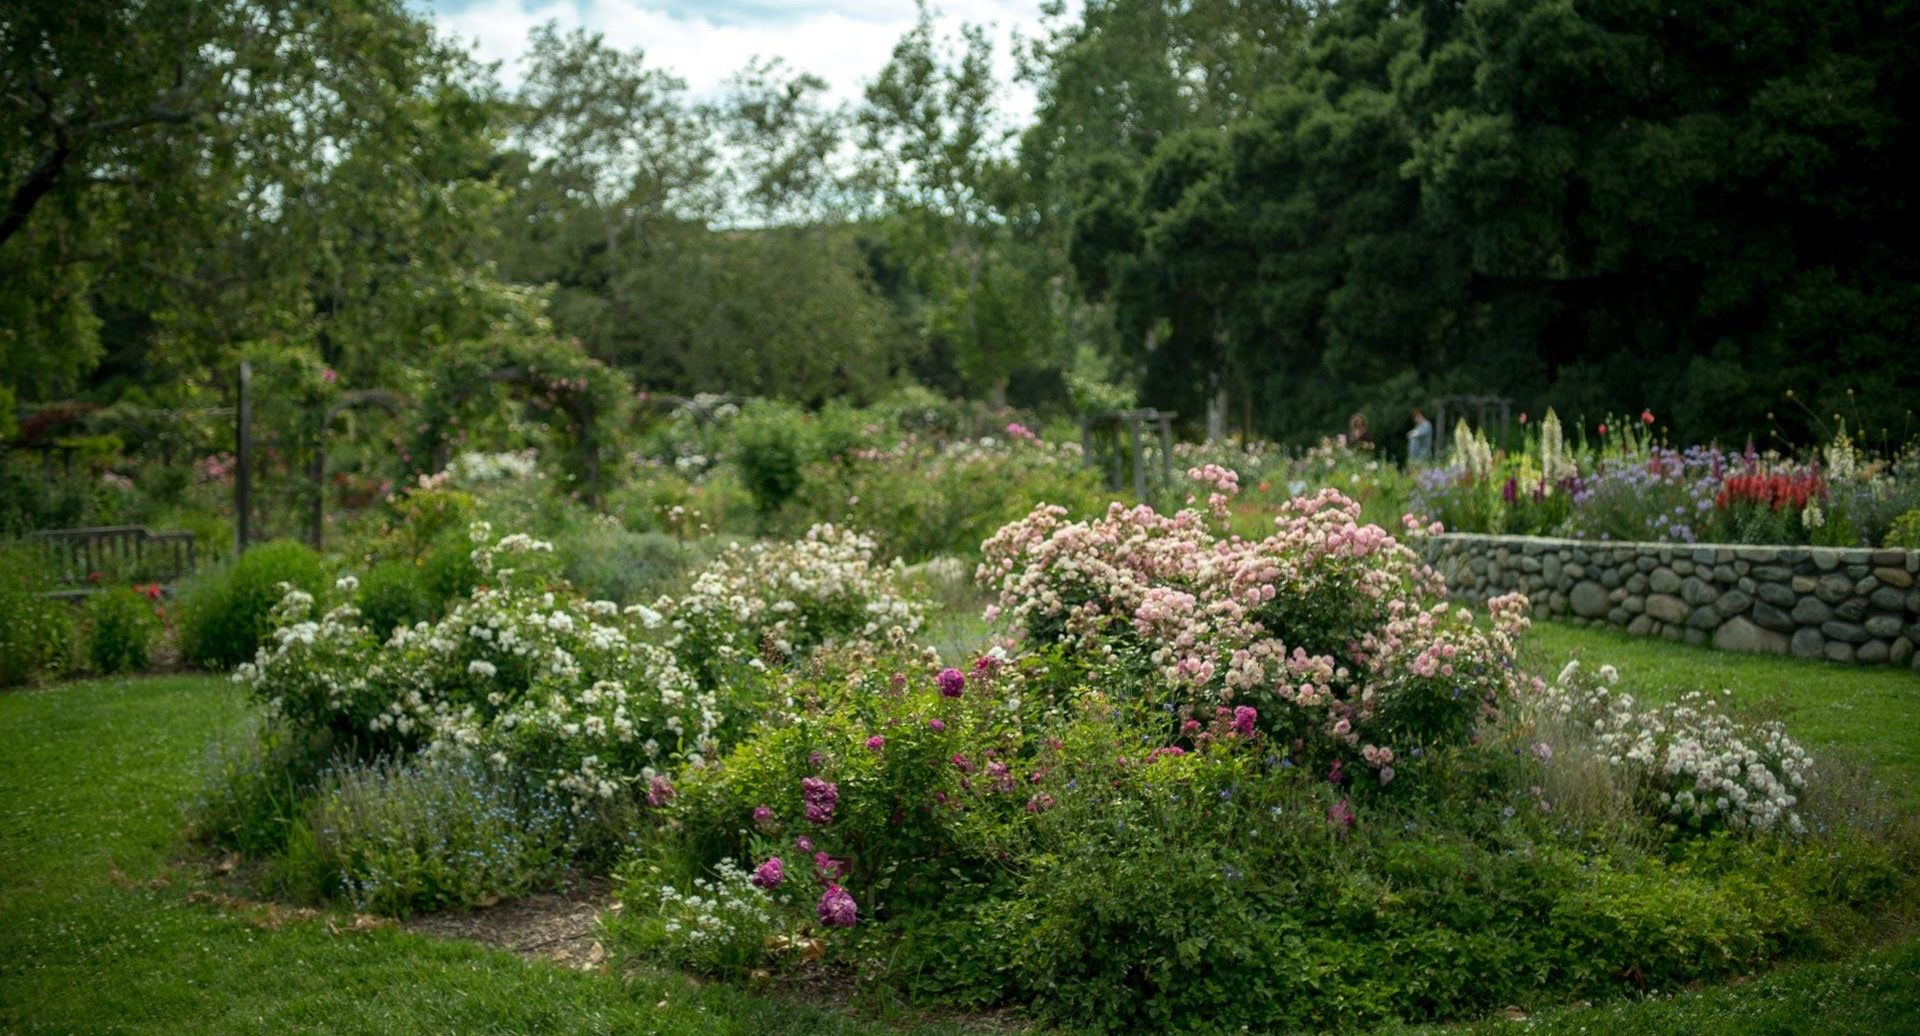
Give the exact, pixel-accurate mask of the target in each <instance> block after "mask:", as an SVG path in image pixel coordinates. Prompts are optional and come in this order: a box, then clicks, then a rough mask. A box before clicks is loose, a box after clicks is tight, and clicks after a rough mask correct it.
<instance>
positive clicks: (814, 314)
mask: <svg viewBox="0 0 1920 1036" xmlns="http://www.w3.org/2000/svg"><path fill="white" fill-rule="evenodd" d="M1913 6H1914V5H1913V4H1912V3H1911V2H1910V0H1897V2H1894V3H1872V4H1869V3H1861V2H1840V3H1833V4H1822V5H1815V6H1812V7H1809V6H1807V5H1795V4H1787V3H1782V2H1775V0H1758V2H1754V3H1744V4H1732V3H1707V4H1695V5H1691V6H1681V7H1672V6H1661V5H1657V4H1646V3H1637V2H1631V0H1577V2H1576V0H1432V2H1427V0H1399V2H1388V0H1333V2H1327V3H1306V2H1298V3H1273V2H1265V0H1263V2H1251V0H1086V2H1085V3H1083V4H1079V5H1076V6H1075V7H1074V8H1073V9H1071V10H1070V9H1069V8H1068V7H1067V5H1066V4H1064V3H1062V2H1060V0H1048V2H1047V3H1045V4H1044V5H1043V8H1044V11H1045V18H1044V30H1043V31H1042V33H1041V34H1040V35H1039V36H1038V37H1037V38H1032V39H1025V40H1018V41H1016V43H1015V44H1014V48H1013V58H1014V64H1015V67H1016V77H1017V79H1018V80H1019V81H1020V83H1021V84H1022V85H1024V86H1025V87H1026V88H1027V89H1030V90H1031V91H1032V93H1033V96H1034V97H1035V99H1036V102H1037V103H1036V108H1035V110H1034V113H1033V115H1032V117H1031V119H1029V120H1027V121H1026V122H1025V123H1024V124H1016V123H1015V122H1013V121H1012V120H1010V119H1009V118H1008V117H1007V116H1006V114H1005V113H1006V107H1005V104H1006V101H1005V99H1006V97H1007V96H1008V93H1007V91H1008V88H1009V86H1010V85H1011V84H1009V83H1008V82H1006V81H1004V80H1002V79H1001V78H999V77H997V76H996V74H995V67H996V65H995V60H994V51H995V43H994V41H993V38H992V37H991V36H990V35H989V34H988V32H987V31H986V30H985V29H983V28H981V27H978V26H963V27H962V28H961V29H960V30H959V31H958V32H957V33H955V34H951V35H949V34H943V33H942V32H941V31H939V30H938V28H937V26H936V22H935V20H934V19H933V17H932V16H931V14H930V13H928V12H926V11H925V10H923V12H922V16H921V18H920V20H919V22H918V24H917V25H916V26H915V27H914V28H913V29H912V30H911V31H910V32H908V33H907V34H906V36H904V37H903V38H902V39H901V40H900V41H899V42H898V44H897V45H896V46H895V48H894V50H893V52H892V54H891V55H890V57H889V60H888V61H887V62H886V63H885V65H884V67H883V68H882V70H881V71H880V72H879V74H878V75H877V76H876V77H875V78H874V79H873V80H872V81H871V83H870V84H869V85H868V86H867V88H866V90H865V93H864V95H863V96H862V97H860V98H859V99H858V100H857V101H855V102H854V103H851V104H838V103H834V102H832V101H831V100H829V97H828V93H827V90H826V87H825V84H824V82H823V81H822V80H820V79H819V78H818V77H815V76H812V75H809V74H807V73H805V72H802V71H798V70H795V69H792V68H789V67H787V66H785V65H783V64H781V63H779V62H773V61H767V60H762V59H754V60H752V61H749V62H747V63H746V64H745V65H744V66H743V67H742V69H741V70H740V72H739V73H738V74H737V75H736V76H735V77H734V78H733V79H732V80H731V81H730V82H728V83H727V84H726V85H725V86H724V87H722V88H721V89H719V90H718V91H716V92H713V93H709V94H704V95H700V96H695V95H694V94H692V93H691V92H689V90H688V89H687V87H686V86H685V84H684V83H682V82H681V81H679V80H678V79H676V78H675V77H673V76H672V75H670V74H668V73H667V72H666V71H665V66H664V65H663V64H662V63H661V62H659V61H657V60H655V56H653V55H649V54H645V53H643V52H640V51H637V50H622V49H620V48H618V47H615V46H613V45H611V44H609V43H608V42H607V41H606V40H605V39H603V38H601V37H599V36H596V35H594V34H592V33H589V32H584V31H577V30H576V31H570V32H569V31H562V30H561V29H559V28H558V27H557V26H551V25H549V26H544V27H541V28H539V29H537V30H536V31H535V32H534V33H533V35H532V36H531V38H530V39H529V44H528V48H527V51H526V54H525V61H524V65H523V68H522V72H523V74H522V76H521V77H520V79H519V84H520V85H519V86H517V87H516V88H514V89H511V90H509V89H506V88H503V87H502V86H501V85H500V81H499V77H498V76H497V75H496V74H495V72H494V70H492V69H489V68H487V67H485V66H482V65H479V64H477V63H476V62H475V61H473V59H472V58H471V57H470V56H468V54H467V53H466V52H465V51H464V50H463V49H461V47H460V46H458V45H456V44H455V43H453V42H450V41H446V40H442V39H440V38H438V37H436V35H435V33H434V31H433V30H432V28H431V27H430V25H428V24H427V23H426V22H425V21H424V20H423V19H422V18H421V17H420V16H419V15H418V14H417V13H415V12H414V11H412V10H411V9H409V8H408V7H406V6H405V5H404V4H403V3H401V2H400V0H218V2H213V3H197V2H196V3H187V2H184V0H154V2H149V3H141V4H66V5H61V4H26V5H14V6H13V7H11V8H9V9H8V11H7V12H6V13H4V14H0V38H3V39H4V42H5V53H4V56H0V396H3V395H7V394H11V395H15V396H17V397H19V398H20V399H22V400H52V399H59V398H67V397H70V396H72V395H74V394H76V393H78V394H81V395H94V396H100V397H105V396H109V395H112V394H114V393H118V392H121V391H124V390H127V389H128V388H129V387H136V388H139V389H141V390H142V391H151V392H156V393H161V394H167V393H172V394H175V395H179V394H191V393H193V392H197V391H220V390H221V389H222V387H223V386H224V385H225V383H226V380H227V379H228V378H229V377H230V373H229V372H230V367H231V361H232V360H233V359H234V358H236V357H238V356H240V355H242V354H243V353H244V352H245V351H246V350H247V349H249V348H253V347H255V346H256V345H261V344H266V345H270V346H271V347H274V348H294V349H302V350H308V351H310V352H311V354H312V355H313V356H314V357H315V358H316V360H317V361H318V362H320V363H322V364H324V365H325V366H327V367H328V368H330V369H334V370H337V371H338V373H339V374H340V376H341V377H343V378H346V379H348V380H351V381H353V382H354V383H356V384H363V385H370V384H376V383H390V384H406V383H407V382H408V381H409V379H417V378H418V377H420V376H421V372H423V371H426V370H428V369H430V368H431V367H432V366H433V365H434V364H436V363H442V362H444V359H445V357H446V355H447V354H448V353H450V352H458V351H460V350H463V349H484V348H485V347H486V346H485V343H486V342H487V341H488V340H489V336H490V335H491V334H492V333H493V330H494V329H495V328H496V327H497V326H498V324H499V322H500V321H501V320H502V319H503V318H504V317H505V316H506V315H507V312H506V311H507V310H508V309H516V308H517V307H520V306H523V305H526V304H528V302H529V300H531V303H532V304H533V305H534V306H535V308H544V313H545V316H544V318H543V319H544V320H545V321H547V322H550V326H551V328H552V335H553V338H554V340H555V343H556V347H558V348H571V346H570V345H569V344H568V343H571V342H578V343H579V346H580V348H581V349H583V350H584V351H585V353H586V354H588V355H590V356H592V357H594V358H596V359H598V360H600V361H602V362H604V363H606V364H608V365H610V366H611V367H613V368H615V369H617V370H619V371H621V372H622V373H623V374H624V375H625V376H626V377H627V378H628V379H629V380H630V381H631V382H632V383H633V385H634V386H635V387H636V388H637V389H640V390H661V391H671V392H697V391H724V392H739V393H746V394H753V395H768V396H778V397H784V398H788V399H792V400H796V401H800V402H806V403H819V402H823V401H826V400H828V399H832V398H836V397H841V396H847V397H852V398H856V399H869V398H873V397H876V396H878V395H881V394H884V393H885V392H887V391H890V390H891V389H892V388H893V387H895V386H897V385H900V384H902V383H904V382H907V381H919V382H921V383H924V384H927V385H929V386H932V387H934V388H935V389H937V390H939V391H943V392H948V393H954V394H961V393H965V394H972V395H976V396H984V397H993V398H1003V397H1004V398H1011V399H1013V400H1014V401H1017V402H1025V403H1029V404H1043V405H1045V404H1057V405H1062V406H1065V405H1069V404H1070V402H1071V401H1073V400H1075V399H1079V398H1082V397H1085V398H1096V397H1097V398H1108V396H1107V395H1106V394H1102V393H1099V392H1095V393H1092V394H1091V395H1088V393H1087V392H1085V391H1080V392H1076V391H1074V390H1072V389H1071V388H1070V386H1074V385H1079V386H1081V387H1082V388H1083V389H1084V388H1085V387H1086V386H1089V385H1091V384H1092V383H1093V381H1095V380H1099V379H1118V380H1119V381H1121V382H1124V383H1125V384H1124V385H1122V386H1119V387H1118V389H1116V391H1120V392H1121V393H1122V394H1124V393H1125V391H1126V390H1127V389H1128V388H1131V389H1132V390H1134V392H1135V394H1136V395H1137V398H1139V399H1140V401H1142V402H1144V403H1150V404H1154V405H1159V406H1163V407H1168V408H1172V409H1176V410H1178V411H1179V412H1180V413H1182V414H1183V415H1185V417H1186V418H1187V419H1189V420H1192V421H1194V422H1196V423H1198V422H1199V421H1200V420H1201V418H1202V416H1203V415H1207V414H1211V415H1212V416H1214V417H1215V418H1216V419H1217V418H1219V417H1220V416H1221V415H1222V406H1221V404H1223V403H1224V404H1226V407H1225V412H1226V413H1228V414H1230V416H1232V417H1233V418H1234V420H1235V423H1241V422H1244V423H1245V424H1246V425H1247V426H1248V427H1249V428H1250V430H1253V431H1256V432H1259V433H1263V434H1266V435H1270V436H1275V437H1279V438H1282V439H1289V440H1306V439H1311V438H1313V437H1315V436H1317V435H1319V434H1323V433H1325V432H1328V431H1332V430H1336V429H1338V428H1340V427H1342V426H1343V425H1344V423H1345V416H1346V414H1347V413H1348V412H1350V411H1353V410H1362V411H1368V412H1370V413H1371V416H1373V418H1374V420H1375V422H1376V424H1378V425H1381V426H1382V428H1383V431H1385V430H1386V428H1388V427H1390V426H1391V424H1392V423H1393V421H1394V420H1395V419H1396V418H1397V417H1398V416H1399V414H1400V413H1403V412H1404V411H1405V409H1406V408H1407V407H1408V406H1410V405H1413V404H1417V403H1421V402H1424V401H1426V400H1429V399H1432V398H1435V397H1438V396H1442V395H1447V394H1451V393H1475V394H1498V395H1504V396H1508V397H1511V398H1512V399H1513V400H1514V401H1515V403H1516V405H1517V407H1518V408H1520V409H1526V408H1528V407H1535V408H1544V407H1545V406H1548V405H1552V406H1555V407H1557V408H1558V409H1559V410H1560V412H1562V413H1565V414H1569V415H1574V414H1586V415H1588V416H1589V419H1590V420H1597V419H1599V418H1600V417H1601V416H1603V415H1604V414H1605V413H1607V412H1609V411H1638V410H1639V409H1641V408H1643V407H1646V408H1652V409H1654V410H1656V411H1657V412H1659V413H1660V414H1661V415H1662V416H1663V418H1665V419H1668V420H1670V421H1671V422H1672V423H1673V425H1674V426H1675V428H1676V429H1679V430H1682V431H1683V432H1684V434H1686V435H1689V436H1693V437H1701V438H1705V437H1712V436H1718V437H1722V438H1725V439H1738V438H1743V437H1746V436H1749V435H1761V434H1764V433H1765V432H1766V430H1767V429H1768V428H1769V427H1770V426H1771V425H1772V424H1774V423H1778V424H1779V425H1780V426H1782V427H1783V429H1784V430H1786V431H1787V432H1788V433H1789V434H1791V433H1794V432H1799V431H1804V428H1803V427H1802V426H1803V425H1804V423H1806V422H1809V421H1812V420H1815V419H1816V416H1815V415H1817V417H1818V418H1824V417H1826V416H1827V415H1829V414H1831V413H1833V412H1835V411H1837V410H1841V409H1842V404H1843V403H1846V402H1847V395H1846V391H1847V389H1849V388H1851V389H1854V390H1856V391H1855V394H1854V396H1853V397H1852V403H1851V405H1852V406H1853V407H1855V408H1857V409H1856V410H1851V411H1848V415H1849V419H1850V420H1853V421H1855V422H1857V423H1864V424H1865V425H1867V426H1868V431H1869V433H1870V434H1877V433H1878V432H1879V430H1881V429H1887V430H1889V431H1890V432H1891V433H1892V434H1893V435H1894V436H1895V437H1899V436H1900V435H1902V434H1904V433H1905V431H1907V429H1906V418H1907V411H1908V409H1909V406H1910V404H1909V403H1908V400H1909V399H1910V398H1911V397H1912V395H1913V393H1914V391H1915V390H1916V388H1920V373H1917V371H1920V365H1916V364H1914V363H1913V362H1911V360H1910V359H1909V354H1910V353H1911V352H1912V344H1911V340H1912V338H1913V335H1914V332H1915V329H1916V327H1917V326H1920V262H1917V260H1916V247H1917V246H1916V245H1915V243H1914V238H1913V235H1912V234H1911V233H1910V232H1909V228H1910V227H1911V225H1912V224H1913V223H1914V220H1913V218H1912V213H1911V206H1912V205H1913V201H1912V193H1913V192H1912V191H1911V190H1910V189H1908V188H1907V186H1906V181H1907V179H1908V178H1909V177H1908V174H1907V169H1908V168H1909V167H1910V166H1911V165H1912V164H1913V163H1912V162H1911V161H1910V160H1911V159H1912V158H1913V157H1914V155H1913V151H1914V150H1915V148H1916V144H1915V141H1916V139H1920V134H1916V133H1915V132H1914V127H1912V126H1911V125H1910V122H1911V119H1912V118H1913V115H1912V113H1913V112H1915V111H1920V104H1916V102H1917V101H1920V97H1916V96H1915V95H1916V86H1915V82H1916V80H1915V74H1914V72H1913V71H1912V69H1911V62H1910V61H1908V60H1907V55H1909V54H1911V53H1913V52H1914V50H1915V49H1916V48H1915V44H1916V43H1920V27H1916V24H1917V23H1916V22H1915V20H1914V19H1913V18H1912V17H1911V15H1913V14H1914V13H1915V12H1914V10H1913ZM503 289H511V290H503ZM505 299H511V300H513V301H512V302H511V304H509V303H506V302H503V301H502V300H505ZM542 326H547V325H546V324H543V325H542ZM1788 390H1793V392H1794V398H1795V399H1796V400H1799V401H1804V402H1806V403H1807V404H1808V407H1809V410H1808V411H1807V412H1802V411H1800V410H1799V409H1796V408H1790V407H1788V406H1787V405H1786V403H1785V400H1786V394H1787V392H1788ZM1113 398H1118V397H1113ZM5 409H7V410H9V411H10V410H11V409H12V408H11V406H7V407H5ZM5 423H6V422H0V424H5Z"/></svg>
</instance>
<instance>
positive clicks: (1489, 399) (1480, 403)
mask: <svg viewBox="0 0 1920 1036" xmlns="http://www.w3.org/2000/svg"><path fill="white" fill-rule="evenodd" d="M1496 415H1497V416H1498V418H1499V420H1498V421H1495V420H1494V418H1495V416H1496ZM1512 416H1513V400H1511V399H1508V398H1507V397H1506V396H1441V397H1440V398H1439V399H1436V400H1434V401H1433V455H1434V457H1435V458H1436V459H1437V458H1439V457H1441V456H1443V455H1444V453H1445V451H1446V448H1447V440H1448V439H1449V438H1451V437H1452V435H1453V425H1454V423H1455V422H1457V421H1459V420H1460V419H1461V418H1467V419H1468V423H1470V424H1472V425H1473V426H1474V427H1475V428H1480V429H1483V430H1484V429H1491V428H1498V429H1499V436H1500V438H1503V439H1504V438H1505V437H1506V434H1507V426H1508V423H1509V421H1510V420H1511V418H1512Z"/></svg>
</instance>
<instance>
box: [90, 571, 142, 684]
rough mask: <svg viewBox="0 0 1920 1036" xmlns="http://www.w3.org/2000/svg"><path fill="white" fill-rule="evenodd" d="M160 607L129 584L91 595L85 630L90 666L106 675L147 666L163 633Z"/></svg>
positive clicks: (134, 670)
mask: <svg viewBox="0 0 1920 1036" xmlns="http://www.w3.org/2000/svg"><path fill="white" fill-rule="evenodd" d="M156 592H157V591H156ZM156 609H157V605H155V603H154V600H153V599H152V598H150V597H148V596H147V595H146V594H143V593H139V592H137V591H135V590H131V589H128V588H127V587H114V588H113V589H111V590H102V591H100V592H99V593H96V594H94V595H92V596H91V597H89V598H87V605H86V622H85V626H84V629H85V631H86V642H87V662H88V665H89V667H90V668H92V670H93V671H94V672H96V673H99V674H101V675H105V676H111V675H112V674H114V673H122V672H128V671H132V672H138V671H140V670H142V669H145V668H146V667H147V658H148V656H149V655H151V654H152V652H153V643H154V641H155V640H156V639H157V638H158V637H159V635H160V617H159V615H158V614H156Z"/></svg>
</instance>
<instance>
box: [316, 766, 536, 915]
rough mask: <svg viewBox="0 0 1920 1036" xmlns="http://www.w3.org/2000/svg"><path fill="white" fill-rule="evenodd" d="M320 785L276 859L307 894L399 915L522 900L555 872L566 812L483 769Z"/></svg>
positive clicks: (359, 769)
mask: <svg viewBox="0 0 1920 1036" xmlns="http://www.w3.org/2000/svg"><path fill="white" fill-rule="evenodd" d="M324 788H325V790H324V791H323V792H322V793H321V794H320V795H319V797H318V798H316V799H315V800H313V803H312V805H311V807H310V808H309V809H308V811H307V814H306V816H305V817H304V818H303V820H302V821H301V823H300V824H299V825H298V826H297V827H295V829H294V830H293V832H292V834H291V835H290V837H289V851H288V856H287V859H286V860H285V861H284V863H283V864H282V867H283V869H284V871H285V873H286V874H287V875H288V880H289V881H291V882H292V883H294V885H295V886H296V887H301V886H304V887H305V889H306V890H307V891H308V892H309V893H318V894H327V895H336V896H340V897H342V898H344V899H346V900H347V901H349V902H351V903H352V904H353V905H354V906H355V907H356V908H357V909H360V910H368V911H373V912H376V913H381V914H388V915H393V916H406V915H408V914H412V913H417V912H421V911H430V910H445V909H449V908H453V909H458V908H463V907H472V906H476V905H479V904H482V903H490V902H493V901H494V900H497V899H500V898H503V897H506V896H514V895H522V894H525V893H527V892H530V891H532V890H534V889H536V888H539V887H541V886H542V885H544V884H545V883H547V882H549V881H551V880H552V879H553V878H554V877H555V875H556V874H557V873H558V871H559V867H560V861H561V859H562V850H563V849H564V846H565V843H566V832H567V829H568V825H567V823H566V819H567V810H566V807H565V806H564V805H562V804H560V803H559V802H557V801H556V800H555V799H554V798H553V796H552V795H551V794H549V793H545V792H542V791H537V790H536V791H528V790H524V789H522V788H521V787H519V785H517V784H516V783H515V781H514V780H513V778H512V777H511V775H507V774H503V773H501V772H498V771H496V770H494V769H492V768H490V767H488V766H487V765H486V764H485V763H484V762H481V761H478V760H465V761H461V760H439V759H434V760H421V761H417V762H411V763H405V764H399V763H386V764H374V765H371V766H352V767H347V768H344V769H340V770H338V771H336V772H334V773H332V774H330V775H328V776H327V778H326V779H325V783H324Z"/></svg>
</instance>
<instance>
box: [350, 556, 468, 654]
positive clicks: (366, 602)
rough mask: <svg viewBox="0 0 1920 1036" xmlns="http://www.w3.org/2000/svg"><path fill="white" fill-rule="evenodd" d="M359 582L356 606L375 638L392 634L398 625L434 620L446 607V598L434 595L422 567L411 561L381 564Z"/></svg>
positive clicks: (383, 562)
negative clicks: (424, 576)
mask: <svg viewBox="0 0 1920 1036" xmlns="http://www.w3.org/2000/svg"><path fill="white" fill-rule="evenodd" d="M356 582H357V584H358V588H357V592H356V593H355V594H354V599H353V600H354V606H355V607H357V608H359V609H360V614H361V616H362V618H364V619H365V621H366V625H367V628H368V629H370V630H372V631H373V633H374V635H375V636H385V635H387V634H390V633H392V632H393V628H394V627H395V626H411V625H413V624H414V623H416V622H426V621H429V620H431V619H434V618H436V617H438V616H439V615H440V613H441V611H442V610H443V609H444V607H445V605H446V599H445V598H436V597H435V596H434V591H433V589H432V588H431V587H430V585H429V581H428V580H426V579H424V578H423V577H422V568H421V566H416V565H414V564H412V563H410V562H406V561H398V560H395V561H382V562H380V563H379V564H377V565H374V566H373V567H371V568H369V569H367V572H366V574H365V575H363V576H360V577H359V578H358V580H357V581H356Z"/></svg>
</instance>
